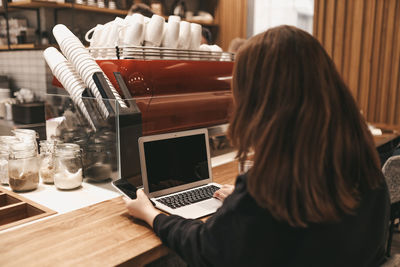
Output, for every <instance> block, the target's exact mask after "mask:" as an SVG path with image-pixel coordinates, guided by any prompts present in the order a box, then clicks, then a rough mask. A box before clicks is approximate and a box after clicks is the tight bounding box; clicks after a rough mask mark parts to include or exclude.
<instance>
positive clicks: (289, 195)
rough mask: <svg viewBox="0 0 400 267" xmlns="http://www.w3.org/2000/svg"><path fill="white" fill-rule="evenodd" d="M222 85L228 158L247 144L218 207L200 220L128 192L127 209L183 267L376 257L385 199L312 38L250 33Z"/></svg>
mask: <svg viewBox="0 0 400 267" xmlns="http://www.w3.org/2000/svg"><path fill="white" fill-rule="evenodd" d="M232 90H233V96H234V102H235V111H234V113H233V116H232V120H231V123H230V128H229V136H230V138H231V141H232V143H233V145H235V146H236V148H237V149H238V158H239V160H245V159H246V158H247V155H248V153H249V152H254V166H253V167H252V168H251V169H250V170H249V171H248V172H247V173H246V174H244V175H241V176H239V177H238V178H237V181H236V185H235V189H234V191H233V193H232V194H230V195H229V196H228V197H226V199H225V200H224V203H223V205H222V207H221V208H220V209H219V210H218V211H217V212H216V213H215V214H214V215H213V216H211V217H210V218H209V219H208V220H207V221H206V222H205V223H203V222H201V221H199V220H187V219H183V218H181V217H178V216H167V215H164V214H160V213H159V212H158V211H157V210H156V209H154V208H153V206H152V205H151V203H150V201H149V200H148V198H147V197H146V196H145V194H144V193H143V192H142V191H140V190H139V191H138V198H137V199H136V200H132V201H127V208H128V211H129V213H130V214H131V215H132V216H134V217H136V218H139V219H142V220H144V221H146V222H147V223H148V224H149V225H150V226H152V227H153V228H154V231H155V232H156V234H157V235H158V236H159V237H160V239H161V240H162V241H163V243H164V244H165V245H167V246H168V247H170V248H171V249H173V250H174V251H176V252H177V253H178V254H179V255H180V256H181V257H182V258H183V259H184V260H185V261H186V262H187V263H189V265H191V266H192V265H193V266H378V265H379V264H380V263H382V262H383V261H384V247H385V246H384V245H385V236H386V228H387V222H388V214H389V198H388V192H387V188H386V184H385V182H384V177H383V176H382V173H381V170H380V162H379V158H378V155H377V152H376V150H375V146H374V142H373V139H372V136H371V134H370V132H369V131H368V129H367V125H366V123H365V121H364V119H363V117H362V116H361V114H360V112H359V109H358V107H357V105H356V103H355V101H354V99H353V97H352V95H351V93H350V91H349V89H348V88H347V87H346V85H345V84H344V82H343V81H342V79H341V78H340V76H339V74H338V72H337V71H336V69H335V67H334V64H333V62H332V60H331V59H330V58H329V56H328V55H327V53H326V52H325V51H324V49H323V48H322V46H321V45H320V44H319V42H318V41H317V40H315V39H314V38H313V37H312V36H311V35H309V34H308V33H306V32H304V31H302V30H300V29H297V28H294V27H290V26H280V27H276V28H273V29H270V30H268V31H267V32H264V33H261V34H259V35H257V36H255V37H253V38H251V39H250V40H249V41H247V42H246V43H245V44H244V45H243V47H241V48H240V50H239V52H238V54H237V56H236V62H235V68H234V71H233V81H232ZM227 191H229V190H227ZM225 193H226V192H225Z"/></svg>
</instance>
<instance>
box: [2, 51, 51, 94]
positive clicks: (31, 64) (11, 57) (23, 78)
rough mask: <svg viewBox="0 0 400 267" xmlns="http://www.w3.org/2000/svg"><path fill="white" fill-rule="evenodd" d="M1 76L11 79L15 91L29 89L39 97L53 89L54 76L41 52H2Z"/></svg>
mask: <svg viewBox="0 0 400 267" xmlns="http://www.w3.org/2000/svg"><path fill="white" fill-rule="evenodd" d="M0 75H7V76H8V77H9V78H10V80H11V84H12V87H14V88H13V89H16V88H29V89H32V90H33V91H34V92H35V94H37V95H39V96H44V95H45V94H46V91H47V89H48V88H51V87H52V86H51V81H52V77H53V76H52V75H51V71H50V69H49V68H48V67H47V64H46V62H45V60H44V58H43V51H40V50H31V51H3V52H0Z"/></svg>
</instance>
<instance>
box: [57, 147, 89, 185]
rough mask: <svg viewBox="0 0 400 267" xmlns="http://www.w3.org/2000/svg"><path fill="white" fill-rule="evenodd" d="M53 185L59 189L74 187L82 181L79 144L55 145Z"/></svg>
mask: <svg viewBox="0 0 400 267" xmlns="http://www.w3.org/2000/svg"><path fill="white" fill-rule="evenodd" d="M54 167H55V169H54V185H55V186H56V187H57V188H59V189H74V188H77V187H79V186H80V185H81V184H82V181H83V175H82V156H81V150H80V147H79V145H77V144H73V143H63V144H58V145H56V149H55V157H54Z"/></svg>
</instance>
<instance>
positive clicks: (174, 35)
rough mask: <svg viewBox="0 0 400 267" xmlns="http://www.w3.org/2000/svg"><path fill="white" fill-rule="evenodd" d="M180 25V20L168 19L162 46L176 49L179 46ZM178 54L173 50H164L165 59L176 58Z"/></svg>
mask: <svg viewBox="0 0 400 267" xmlns="http://www.w3.org/2000/svg"><path fill="white" fill-rule="evenodd" d="M179 27H180V23H179V22H178V21H168V23H166V25H165V31H164V38H163V40H162V42H161V46H162V47H165V48H172V49H175V48H177V47H178V41H179ZM176 56H177V54H176V53H174V52H173V50H169V49H167V50H166V51H164V52H163V58H164V59H176Z"/></svg>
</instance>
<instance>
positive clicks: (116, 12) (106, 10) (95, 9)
mask: <svg viewBox="0 0 400 267" xmlns="http://www.w3.org/2000/svg"><path fill="white" fill-rule="evenodd" d="M72 8H73V9H76V10H84V11H90V12H98V13H107V14H114V15H128V10H121V9H110V8H100V7H95V6H87V5H78V4H72Z"/></svg>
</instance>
